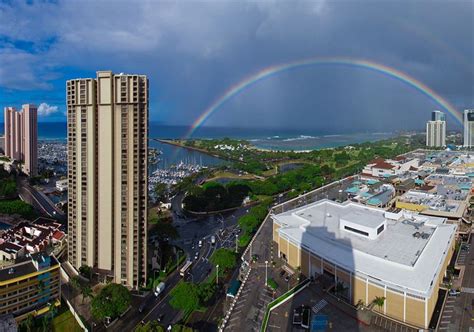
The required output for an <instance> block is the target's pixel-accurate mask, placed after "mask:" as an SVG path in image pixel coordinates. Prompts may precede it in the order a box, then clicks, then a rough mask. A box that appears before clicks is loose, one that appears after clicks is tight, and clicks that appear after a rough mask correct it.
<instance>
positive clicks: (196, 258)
mask: <svg viewBox="0 0 474 332" xmlns="http://www.w3.org/2000/svg"><path fill="white" fill-rule="evenodd" d="M198 259H199V251H198V252H196V254H195V255H194V260H198Z"/></svg>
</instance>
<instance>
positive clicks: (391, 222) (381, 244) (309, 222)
mask: <svg viewBox="0 0 474 332" xmlns="http://www.w3.org/2000/svg"><path fill="white" fill-rule="evenodd" d="M348 216H350V222H352V223H354V224H355V225H357V226H356V227H358V226H360V227H361V228H362V227H366V226H369V227H372V226H376V227H377V225H381V224H385V225H386V229H385V230H384V231H382V232H381V233H380V235H378V236H377V237H376V238H374V239H370V238H368V237H364V236H360V235H358V234H354V233H352V232H349V231H346V230H345V229H341V227H340V224H341V222H343V221H344V219H345V218H347V217H348ZM274 220H275V222H276V223H278V224H281V225H282V227H281V228H280V230H279V232H280V235H282V236H283V237H285V238H289V239H291V240H292V241H293V242H295V243H297V244H299V245H300V246H302V247H305V248H306V249H308V250H310V251H312V252H314V253H317V254H318V255H320V256H322V257H324V258H326V259H329V260H331V261H333V262H335V263H336V264H338V265H339V266H342V267H344V268H346V269H347V270H349V271H356V273H358V274H361V275H365V276H369V277H372V278H375V279H378V280H383V281H385V282H387V283H391V284H393V285H394V286H395V287H401V288H403V289H409V290H411V292H412V293H413V292H415V293H418V294H421V295H426V293H428V292H430V290H431V286H432V281H433V279H434V276H435V275H436V274H437V273H438V272H439V269H440V266H441V264H442V262H443V261H444V259H442V258H443V256H444V255H445V254H446V251H447V248H448V244H449V243H450V241H452V240H453V239H454V234H455V231H456V226H455V225H451V224H446V223H445V220H446V219H444V218H437V217H430V216H422V215H417V214H412V213H408V212H406V211H399V212H398V213H388V212H385V211H384V210H382V209H378V208H372V207H367V206H364V205H361V204H356V203H352V202H345V203H342V204H340V203H336V202H333V201H328V200H322V201H318V202H315V203H312V204H310V205H307V206H304V207H301V208H298V209H295V210H291V211H287V212H285V213H282V214H278V215H275V216H274ZM400 244H403V245H400ZM435 257H436V258H437V259H434V258H435Z"/></svg>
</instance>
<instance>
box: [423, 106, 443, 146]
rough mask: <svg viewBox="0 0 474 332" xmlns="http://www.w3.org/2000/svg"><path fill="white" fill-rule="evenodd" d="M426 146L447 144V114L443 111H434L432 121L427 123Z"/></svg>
mask: <svg viewBox="0 0 474 332" xmlns="http://www.w3.org/2000/svg"><path fill="white" fill-rule="evenodd" d="M426 146H427V147H437V148H440V147H444V146H446V116H445V114H444V113H443V112H440V111H433V112H432V113H431V121H428V122H427V123H426Z"/></svg>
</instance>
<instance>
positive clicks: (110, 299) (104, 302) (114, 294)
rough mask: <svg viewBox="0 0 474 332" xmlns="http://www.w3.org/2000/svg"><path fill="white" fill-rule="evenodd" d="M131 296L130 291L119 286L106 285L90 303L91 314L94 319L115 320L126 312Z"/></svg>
mask: <svg viewBox="0 0 474 332" xmlns="http://www.w3.org/2000/svg"><path fill="white" fill-rule="evenodd" d="M131 300H132V296H131V295H130V291H129V290H128V289H127V288H126V287H125V286H123V285H120V284H108V285H107V286H105V287H104V288H102V290H101V291H100V292H99V294H98V295H97V296H95V297H94V298H93V299H92V301H91V313H92V316H94V318H96V319H98V320H103V319H104V318H105V317H111V318H112V319H113V318H116V317H118V316H120V315H121V314H122V313H123V312H125V310H127V308H128V306H129V305H130V302H131Z"/></svg>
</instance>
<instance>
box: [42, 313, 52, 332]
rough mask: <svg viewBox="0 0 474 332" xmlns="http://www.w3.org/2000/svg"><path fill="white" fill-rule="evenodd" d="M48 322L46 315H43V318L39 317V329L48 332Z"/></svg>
mask: <svg viewBox="0 0 474 332" xmlns="http://www.w3.org/2000/svg"><path fill="white" fill-rule="evenodd" d="M49 327H50V323H49V319H48V316H46V315H45V316H43V318H41V331H43V332H48V331H50V328H49Z"/></svg>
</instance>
